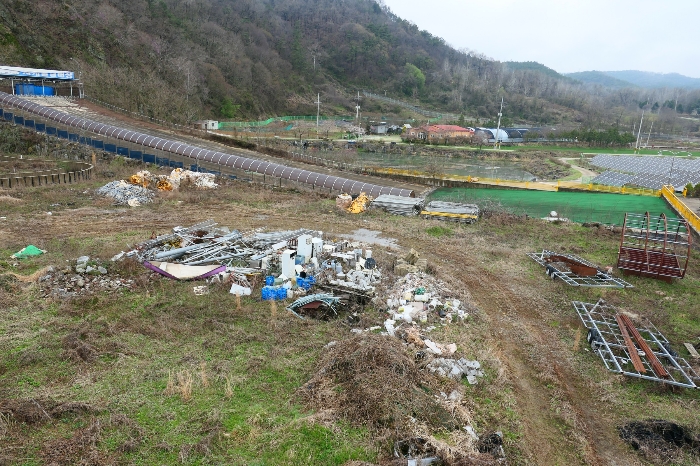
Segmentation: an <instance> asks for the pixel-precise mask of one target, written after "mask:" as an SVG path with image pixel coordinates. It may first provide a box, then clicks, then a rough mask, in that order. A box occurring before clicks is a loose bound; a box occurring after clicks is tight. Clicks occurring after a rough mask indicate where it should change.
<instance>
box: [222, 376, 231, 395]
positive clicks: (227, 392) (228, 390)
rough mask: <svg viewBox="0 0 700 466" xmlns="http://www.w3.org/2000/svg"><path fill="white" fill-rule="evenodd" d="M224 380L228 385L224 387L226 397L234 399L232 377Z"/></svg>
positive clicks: (226, 377)
mask: <svg viewBox="0 0 700 466" xmlns="http://www.w3.org/2000/svg"><path fill="white" fill-rule="evenodd" d="M224 380H225V381H226V384H225V385H224V396H225V397H226V398H227V399H230V398H231V397H233V385H232V383H231V377H230V376H228V375H227V376H225V377H224Z"/></svg>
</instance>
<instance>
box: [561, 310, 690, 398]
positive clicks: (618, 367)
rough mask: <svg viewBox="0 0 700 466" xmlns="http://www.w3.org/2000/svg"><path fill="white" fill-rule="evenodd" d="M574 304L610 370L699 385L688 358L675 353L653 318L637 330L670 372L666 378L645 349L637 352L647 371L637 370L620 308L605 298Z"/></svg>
mask: <svg viewBox="0 0 700 466" xmlns="http://www.w3.org/2000/svg"><path fill="white" fill-rule="evenodd" d="M572 304H573V306H574V309H576V312H577V313H578V315H579V317H580V318H581V321H582V322H583V325H584V326H585V327H586V328H587V329H588V341H589V343H590V344H591V349H592V350H593V351H594V352H595V353H596V354H598V356H600V358H601V359H602V360H603V363H604V364H605V367H606V368H607V369H608V370H609V371H611V372H616V373H619V374H622V375H626V376H629V377H636V378H640V379H644V380H651V381H654V382H660V383H665V384H669V385H675V386H678V387H685V388H700V376H698V374H697V373H696V372H695V370H694V369H693V368H692V367H691V366H690V364H688V361H686V360H685V359H683V358H681V357H678V356H677V355H676V356H674V355H673V354H672V350H671V346H670V343H669V341H668V340H667V339H666V337H664V336H663V334H662V333H661V332H659V330H658V329H657V328H656V327H654V325H653V324H652V323H651V322H646V327H642V328H639V327H637V331H638V332H639V333H640V334H641V336H642V338H643V339H644V341H646V343H647V344H648V345H649V347H650V348H651V349H652V352H653V353H654V355H655V356H656V357H657V358H658V360H659V361H660V362H661V364H662V365H663V367H664V369H666V371H667V372H668V377H667V378H664V377H660V376H659V375H657V374H656V373H655V371H654V370H653V367H652V363H651V361H650V360H649V358H648V357H647V355H646V354H644V352H642V351H638V356H639V359H641V362H642V365H643V368H644V371H638V370H637V369H636V368H635V367H634V364H633V362H632V361H633V357H632V356H631V355H630V350H629V348H628V346H627V344H626V343H625V338H624V335H623V331H621V330H620V327H619V325H618V323H617V320H616V318H615V317H616V315H618V309H617V308H615V307H614V306H610V305H607V304H605V302H604V301H603V300H599V301H598V302H597V303H595V304H591V303H584V302H580V301H572ZM635 359H636V358H635Z"/></svg>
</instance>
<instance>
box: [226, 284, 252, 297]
mask: <svg viewBox="0 0 700 466" xmlns="http://www.w3.org/2000/svg"><path fill="white" fill-rule="evenodd" d="M229 293H231V294H233V295H238V296H250V295H251V293H252V290H251V289H250V287H247V286H241V285H239V284H237V283H233V284H231V290H230V291H229Z"/></svg>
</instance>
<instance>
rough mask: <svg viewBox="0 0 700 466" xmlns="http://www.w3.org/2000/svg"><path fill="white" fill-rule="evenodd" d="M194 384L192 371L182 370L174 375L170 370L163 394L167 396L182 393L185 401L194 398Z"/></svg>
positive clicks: (181, 396)
mask: <svg viewBox="0 0 700 466" xmlns="http://www.w3.org/2000/svg"><path fill="white" fill-rule="evenodd" d="M192 385H194V378H193V377H192V374H191V373H190V371H180V372H178V373H177V374H175V375H174V376H173V373H172V371H168V382H167V384H166V386H165V390H164V391H163V394H164V395H165V396H173V395H180V398H182V401H184V402H185V403H186V402H188V401H190V400H191V399H192Z"/></svg>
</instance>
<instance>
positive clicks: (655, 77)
mask: <svg viewBox="0 0 700 466" xmlns="http://www.w3.org/2000/svg"><path fill="white" fill-rule="evenodd" d="M564 76H568V77H570V78H573V79H576V80H577V81H581V82H583V83H587V84H600V85H601V86H605V87H610V88H614V89H619V88H623V87H643V88H647V89H658V88H663V87H669V88H673V87H681V88H686V89H700V79H698V78H691V77H688V76H683V75H682V74H679V73H654V72H651V71H638V70H625V71H581V72H578V73H565V74H564Z"/></svg>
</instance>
